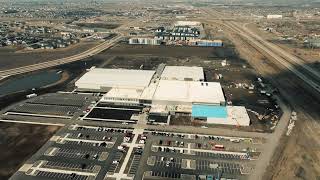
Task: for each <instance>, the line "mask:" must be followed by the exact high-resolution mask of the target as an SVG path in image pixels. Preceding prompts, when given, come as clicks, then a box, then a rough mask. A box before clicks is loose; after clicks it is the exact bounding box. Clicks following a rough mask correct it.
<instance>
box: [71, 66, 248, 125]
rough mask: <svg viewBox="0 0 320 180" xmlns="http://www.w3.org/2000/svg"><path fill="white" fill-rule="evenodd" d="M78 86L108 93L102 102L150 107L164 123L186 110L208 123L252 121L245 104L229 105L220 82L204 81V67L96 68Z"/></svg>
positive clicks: (191, 116) (155, 118)
mask: <svg viewBox="0 0 320 180" xmlns="http://www.w3.org/2000/svg"><path fill="white" fill-rule="evenodd" d="M76 86H77V87H78V89H80V90H86V91H88V90H91V91H97V92H105V94H104V95H103V97H102V98H101V100H100V103H105V104H109V105H110V104H113V105H117V106H119V105H122V106H126V107H128V106H139V107H140V106H141V107H149V108H150V109H149V115H151V116H150V118H149V119H150V121H159V122H160V120H161V122H162V120H163V121H165V120H166V117H167V118H168V119H170V116H171V115H173V116H175V114H179V113H183V114H184V115H187V116H189V117H190V118H191V119H192V120H200V121H203V122H205V123H209V124H211V123H213V124H226V125H239V126H248V125H249V124H250V119H249V117H248V114H247V112H246V109H245V108H244V107H233V106H226V100H225V97H224V93H223V90H222V87H221V85H220V83H218V82H204V72H203V68H202V67H185V66H164V65H161V71H157V72H156V71H148V70H126V69H99V68H94V69H92V70H90V71H89V72H87V73H86V74H85V75H83V76H82V77H81V78H80V79H79V80H78V81H77V82H76ZM129 109H130V108H129ZM159 119H160V120H159Z"/></svg>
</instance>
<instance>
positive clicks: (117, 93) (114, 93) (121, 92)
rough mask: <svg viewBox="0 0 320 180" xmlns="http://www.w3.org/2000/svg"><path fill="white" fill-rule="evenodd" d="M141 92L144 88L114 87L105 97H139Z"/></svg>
mask: <svg viewBox="0 0 320 180" xmlns="http://www.w3.org/2000/svg"><path fill="white" fill-rule="evenodd" d="M141 94H142V90H140V89H119V88H112V89H111V90H110V91H108V93H107V94H105V95H104V97H112V98H129V99H139V98H140V96H141Z"/></svg>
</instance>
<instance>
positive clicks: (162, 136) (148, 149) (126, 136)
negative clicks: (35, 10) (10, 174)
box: [15, 125, 260, 180]
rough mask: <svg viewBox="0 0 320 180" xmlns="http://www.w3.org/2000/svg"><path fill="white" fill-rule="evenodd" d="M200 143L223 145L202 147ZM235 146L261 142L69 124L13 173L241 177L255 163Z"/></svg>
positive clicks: (79, 176) (254, 146)
mask: <svg viewBox="0 0 320 180" xmlns="http://www.w3.org/2000/svg"><path fill="white" fill-rule="evenodd" d="M137 133H138V134H137ZM199 142H201V144H204V143H209V142H217V143H216V144H219V146H218V147H220V148H221V147H222V146H220V145H221V144H223V145H224V146H223V148H221V149H212V147H210V148H209V147H206V148H202V147H198V145H197V144H198V143H199ZM130 146H133V148H132V147H131V148H132V149H131V148H130ZM201 146H202V145H201ZM234 146H240V147H242V146H248V147H250V148H252V149H258V148H259V146H260V144H258V145H257V144H254V143H253V140H252V139H247V138H238V139H237V140H235V138H232V137H222V136H219V137H218V136H212V137H211V136H205V135H196V134H184V133H168V132H155V131H150V130H146V131H144V130H142V131H140V130H139V131H136V130H133V129H118V128H109V127H97V126H81V125H70V126H68V127H65V128H63V130H61V131H60V132H59V133H58V134H57V135H56V136H55V138H54V139H52V140H51V141H49V142H48V143H47V144H46V145H45V146H44V147H43V148H42V149H41V150H40V151H39V152H38V153H37V154H36V156H35V157H33V158H31V159H30V160H29V162H31V164H33V166H32V168H31V169H29V170H28V173H29V175H26V174H25V173H16V174H15V175H16V177H19V178H17V179H23V180H25V179H26V180H28V178H30V177H32V176H35V175H36V176H39V177H40V176H41V177H46V178H47V179H55V178H56V179H70V178H71V176H72V179H73V178H76V179H104V178H113V177H116V176H117V175H118V174H122V173H123V174H126V177H128V178H134V179H166V178H171V179H188V178H191V179H195V178H197V177H204V176H205V177H207V176H212V177H215V178H217V177H223V178H235V179H246V177H247V174H250V173H251V172H252V169H250V168H248V167H252V166H254V164H255V161H252V160H251V155H250V152H248V151H247V150H245V151H229V149H232V148H231V147H234ZM130 149H131V150H130ZM240 149H241V148H240ZM129 151H130V154H128V153H129ZM39 161H40V162H41V163H39ZM34 170H35V172H33V171H34ZM73 176H74V177H73Z"/></svg>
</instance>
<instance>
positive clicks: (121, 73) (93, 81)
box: [75, 68, 155, 89]
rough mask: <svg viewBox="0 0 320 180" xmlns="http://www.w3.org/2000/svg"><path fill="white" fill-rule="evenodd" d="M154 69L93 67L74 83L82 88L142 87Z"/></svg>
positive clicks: (145, 85)
mask: <svg viewBox="0 0 320 180" xmlns="http://www.w3.org/2000/svg"><path fill="white" fill-rule="evenodd" d="M154 73H155V71H149V70H129V69H104V68H94V69H91V70H90V71H89V72H87V73H86V74H84V75H83V76H82V77H81V78H80V79H79V80H78V81H77V82H76V83H75V84H76V86H77V87H78V88H83V89H101V88H103V87H110V88H127V89H144V88H145V87H147V86H148V84H149V83H150V80H151V79H152V77H153V75H154Z"/></svg>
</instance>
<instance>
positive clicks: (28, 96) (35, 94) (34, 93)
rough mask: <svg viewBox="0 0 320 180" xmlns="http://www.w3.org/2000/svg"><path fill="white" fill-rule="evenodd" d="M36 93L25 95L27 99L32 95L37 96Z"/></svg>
mask: <svg viewBox="0 0 320 180" xmlns="http://www.w3.org/2000/svg"><path fill="white" fill-rule="evenodd" d="M37 96H38V95H37V94H36V93H32V94H28V95H27V96H26V97H27V98H28V99H30V98H33V97H37Z"/></svg>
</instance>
